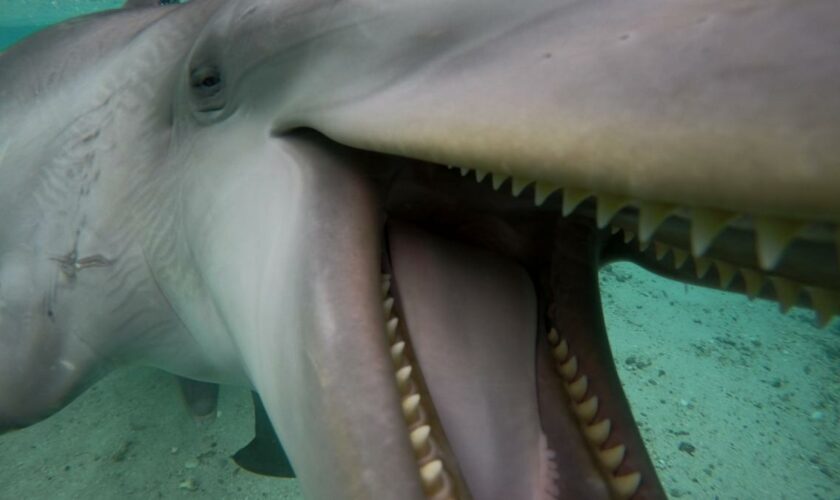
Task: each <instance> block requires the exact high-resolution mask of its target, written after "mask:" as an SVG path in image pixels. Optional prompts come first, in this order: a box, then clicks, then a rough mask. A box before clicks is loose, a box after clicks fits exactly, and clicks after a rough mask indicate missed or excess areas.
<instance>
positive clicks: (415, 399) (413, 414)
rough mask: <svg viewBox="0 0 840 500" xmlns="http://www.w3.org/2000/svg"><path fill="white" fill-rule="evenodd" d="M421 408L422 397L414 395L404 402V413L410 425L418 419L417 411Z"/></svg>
mask: <svg viewBox="0 0 840 500" xmlns="http://www.w3.org/2000/svg"><path fill="white" fill-rule="evenodd" d="M418 408H420V395H419V394H412V395H411V396H407V397H406V398H405V399H403V400H402V411H403V416H404V417H405V419H406V421H407V422H408V423H409V424H410V423H412V422H414V421H415V420H416V419H417V417H418V414H417V409H418Z"/></svg>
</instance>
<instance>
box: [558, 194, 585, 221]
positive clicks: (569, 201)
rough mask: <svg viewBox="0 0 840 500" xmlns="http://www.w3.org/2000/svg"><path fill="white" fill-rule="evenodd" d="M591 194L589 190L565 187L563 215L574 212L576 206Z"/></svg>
mask: <svg viewBox="0 0 840 500" xmlns="http://www.w3.org/2000/svg"><path fill="white" fill-rule="evenodd" d="M589 194H590V193H588V192H587V191H580V190H578V189H573V188H563V217H567V216H568V215H569V214H571V213H572V212H574V210H575V208H577V206H578V205H580V204H581V202H582V201H583V200H585V199H587V198H589Z"/></svg>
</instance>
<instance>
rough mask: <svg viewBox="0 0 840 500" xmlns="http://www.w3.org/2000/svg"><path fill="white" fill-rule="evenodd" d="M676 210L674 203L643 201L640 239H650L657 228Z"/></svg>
mask: <svg viewBox="0 0 840 500" xmlns="http://www.w3.org/2000/svg"><path fill="white" fill-rule="evenodd" d="M673 211H674V206H673V205H663V204H660V203H641V204H640V205H639V240H640V241H643V242H645V243H647V242H649V241H650V238H651V237H652V236H653V233H654V232H656V228H658V227H659V226H660V224H662V222H663V221H665V219H667V218H668V216H669V215H671V213H673Z"/></svg>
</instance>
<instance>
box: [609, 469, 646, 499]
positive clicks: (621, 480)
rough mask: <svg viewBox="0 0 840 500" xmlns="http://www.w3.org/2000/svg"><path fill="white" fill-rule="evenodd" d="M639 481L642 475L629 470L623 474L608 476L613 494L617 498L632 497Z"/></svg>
mask: <svg viewBox="0 0 840 500" xmlns="http://www.w3.org/2000/svg"><path fill="white" fill-rule="evenodd" d="M641 482H642V475H641V474H639V473H638V472H631V473H629V474H624V475H623V476H613V477H611V478H610V486H612V489H613V491H614V492H615V496H616V498H618V499H619V500H625V499H628V498H630V497H632V496H633V495H634V494H635V493H636V490H638V489H639V484H641Z"/></svg>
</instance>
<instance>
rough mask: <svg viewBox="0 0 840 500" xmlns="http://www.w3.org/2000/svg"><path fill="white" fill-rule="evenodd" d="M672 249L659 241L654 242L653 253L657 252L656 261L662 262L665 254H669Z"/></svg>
mask: <svg viewBox="0 0 840 500" xmlns="http://www.w3.org/2000/svg"><path fill="white" fill-rule="evenodd" d="M670 249H671V247H669V246H668V245H666V244H665V243H659V242H658V241H654V242H653V251H654V252H656V260H662V259H663V258H665V254H667V253H668V250H670Z"/></svg>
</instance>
